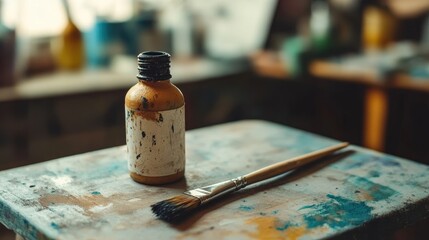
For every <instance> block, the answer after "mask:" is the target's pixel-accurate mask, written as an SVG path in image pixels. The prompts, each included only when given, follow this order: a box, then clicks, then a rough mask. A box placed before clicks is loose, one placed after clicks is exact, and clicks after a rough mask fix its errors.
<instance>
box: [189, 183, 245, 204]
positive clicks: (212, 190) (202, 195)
mask: <svg viewBox="0 0 429 240" xmlns="http://www.w3.org/2000/svg"><path fill="white" fill-rule="evenodd" d="M245 186H247V181H246V178H244V177H238V178H234V179H231V180H228V181H224V182H220V183H216V184H213V185H209V186H205V187H201V188H197V189H193V190H189V191H186V192H184V194H187V195H190V196H193V197H196V198H198V199H200V201H201V204H203V203H206V202H208V201H211V200H213V199H215V198H217V197H220V196H223V195H225V194H227V193H230V192H234V191H237V190H239V189H242V188H244V187H245Z"/></svg>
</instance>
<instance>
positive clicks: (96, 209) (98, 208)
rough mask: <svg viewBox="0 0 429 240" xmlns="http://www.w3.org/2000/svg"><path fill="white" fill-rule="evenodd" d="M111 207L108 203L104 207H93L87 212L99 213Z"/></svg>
mask: <svg viewBox="0 0 429 240" xmlns="http://www.w3.org/2000/svg"><path fill="white" fill-rule="evenodd" d="M112 206H113V203H109V204H107V205H106V206H94V207H92V208H90V209H89V211H91V212H93V213H97V212H101V211H104V210H106V209H107V208H110V207H112Z"/></svg>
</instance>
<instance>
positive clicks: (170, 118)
mask: <svg viewBox="0 0 429 240" xmlns="http://www.w3.org/2000/svg"><path fill="white" fill-rule="evenodd" d="M125 119H126V140H127V151H128V169H129V170H130V171H131V172H134V173H137V174H138V175H141V176H148V177H161V176H167V175H172V174H175V173H178V172H181V171H184V170H185V106H182V107H180V108H177V109H172V110H167V111H159V112H155V111H135V110H131V109H129V108H127V107H125Z"/></svg>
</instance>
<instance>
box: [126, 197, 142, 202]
mask: <svg viewBox="0 0 429 240" xmlns="http://www.w3.org/2000/svg"><path fill="white" fill-rule="evenodd" d="M140 200H141V198H131V199H130V200H128V202H137V201H140Z"/></svg>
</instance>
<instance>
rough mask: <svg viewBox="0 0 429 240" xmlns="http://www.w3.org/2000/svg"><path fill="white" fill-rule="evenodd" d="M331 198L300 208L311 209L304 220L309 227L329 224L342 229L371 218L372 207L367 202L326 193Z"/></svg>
mask: <svg viewBox="0 0 429 240" xmlns="http://www.w3.org/2000/svg"><path fill="white" fill-rule="evenodd" d="M326 196H327V197H328V198H329V200H328V201H326V202H324V203H320V204H313V205H309V206H304V207H302V208H300V209H299V210H302V209H309V212H308V213H306V214H305V216H304V220H305V222H306V224H307V227H308V228H317V227H321V226H323V225H325V224H326V225H328V226H329V227H330V228H333V229H341V228H344V227H348V226H359V225H361V224H363V223H364V222H366V221H368V220H369V219H371V210H372V207H369V206H367V205H366V203H365V202H361V201H353V200H350V199H347V198H343V197H340V196H334V195H332V194H328V195H326Z"/></svg>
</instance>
